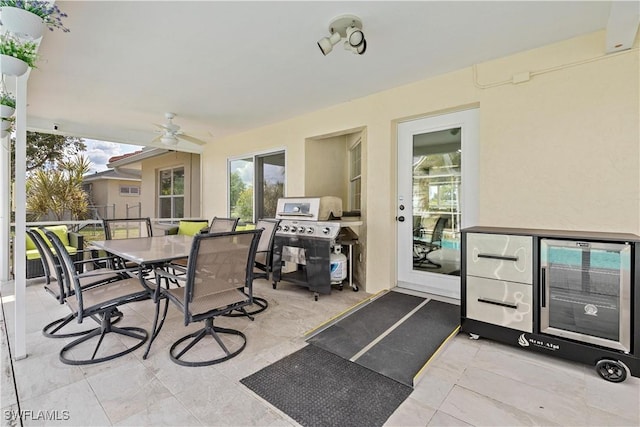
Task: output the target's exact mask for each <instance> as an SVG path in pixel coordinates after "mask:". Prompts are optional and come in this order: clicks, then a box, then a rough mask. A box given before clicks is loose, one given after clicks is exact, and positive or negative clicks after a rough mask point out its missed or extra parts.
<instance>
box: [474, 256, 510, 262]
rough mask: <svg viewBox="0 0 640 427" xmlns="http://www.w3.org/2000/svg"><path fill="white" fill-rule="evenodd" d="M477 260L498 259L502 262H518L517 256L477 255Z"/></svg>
mask: <svg viewBox="0 0 640 427" xmlns="http://www.w3.org/2000/svg"><path fill="white" fill-rule="evenodd" d="M478 258H489V259H500V260H503V261H514V262H515V261H518V257H517V256H509V255H493V254H478Z"/></svg>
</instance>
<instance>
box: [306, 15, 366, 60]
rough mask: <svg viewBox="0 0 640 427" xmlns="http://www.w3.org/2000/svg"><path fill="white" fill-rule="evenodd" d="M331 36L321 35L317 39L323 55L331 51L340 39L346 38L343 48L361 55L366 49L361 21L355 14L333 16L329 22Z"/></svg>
mask: <svg viewBox="0 0 640 427" xmlns="http://www.w3.org/2000/svg"><path fill="white" fill-rule="evenodd" d="M329 33H330V34H331V36H329V37H323V38H322V39H320V41H318V47H320V50H321V51H322V53H323V54H324V55H326V54H328V53H329V52H331V50H332V49H333V46H334V45H335V44H336V43H338V42H339V41H340V40H341V39H343V38H346V41H345V49H349V50H351V51H352V52H353V53H356V54H359V55H362V54H363V53H364V52H365V51H366V49H367V41H366V40H365V37H364V33H363V32H362V21H361V20H360V18H358V17H357V16H355V15H341V16H338V17H336V18H334V19H333V20H332V21H331V23H330V24H329Z"/></svg>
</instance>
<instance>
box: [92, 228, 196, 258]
mask: <svg viewBox="0 0 640 427" xmlns="http://www.w3.org/2000/svg"><path fill="white" fill-rule="evenodd" d="M192 243H193V236H185V235H169V236H155V237H140V238H132V239H115V240H95V241H92V242H91V245H92V246H94V247H96V248H98V249H102V250H104V251H106V252H109V253H111V254H113V255H115V256H118V257H120V258H123V259H125V260H127V261H131V262H134V263H136V264H139V265H149V264H161V263H164V262H168V261H172V260H175V259H178V258H186V257H188V256H189V252H190V251H191V244H192Z"/></svg>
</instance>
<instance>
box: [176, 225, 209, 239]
mask: <svg viewBox="0 0 640 427" xmlns="http://www.w3.org/2000/svg"><path fill="white" fill-rule="evenodd" d="M208 226H209V222H207V221H180V224H178V234H183V235H185V236H195V235H196V234H199V233H200V230H202V229H203V228H207V227H208Z"/></svg>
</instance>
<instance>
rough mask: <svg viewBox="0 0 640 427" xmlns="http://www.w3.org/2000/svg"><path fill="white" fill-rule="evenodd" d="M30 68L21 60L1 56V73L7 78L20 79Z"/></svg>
mask: <svg viewBox="0 0 640 427" xmlns="http://www.w3.org/2000/svg"><path fill="white" fill-rule="evenodd" d="M28 69H29V66H28V65H27V63H26V62H24V61H23V60H21V59H18V58H14V57H13V56H9V55H1V56H0V71H2V74H4V75H5V76H16V77H20V76H21V75H23V74H24V73H26V72H27V70H28Z"/></svg>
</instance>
